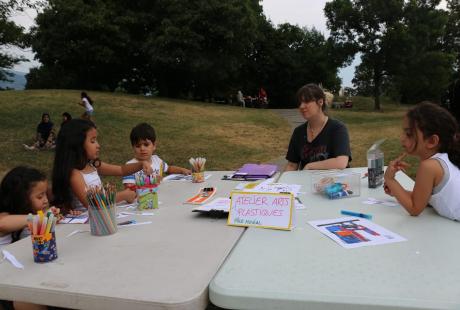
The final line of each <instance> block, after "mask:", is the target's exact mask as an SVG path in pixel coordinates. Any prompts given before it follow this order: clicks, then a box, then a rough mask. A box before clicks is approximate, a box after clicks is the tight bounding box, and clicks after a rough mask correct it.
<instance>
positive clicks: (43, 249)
mask: <svg viewBox="0 0 460 310" xmlns="http://www.w3.org/2000/svg"><path fill="white" fill-rule="evenodd" d="M31 237H32V249H33V254H34V262H36V263H47V262H51V261H53V260H55V259H56V258H57V257H58V256H57V248H56V234H55V233H54V232H52V233H48V234H45V235H32V236H31Z"/></svg>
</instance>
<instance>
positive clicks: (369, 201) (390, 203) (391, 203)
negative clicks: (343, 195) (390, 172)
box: [363, 197, 399, 207]
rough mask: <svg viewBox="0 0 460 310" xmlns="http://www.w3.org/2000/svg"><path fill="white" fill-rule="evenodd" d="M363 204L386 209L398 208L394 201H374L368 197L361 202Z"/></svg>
mask: <svg viewBox="0 0 460 310" xmlns="http://www.w3.org/2000/svg"><path fill="white" fill-rule="evenodd" d="M363 203H365V204H367V205H382V206H387V207H396V206H399V204H398V202H397V201H395V200H394V199H383V200H379V199H375V198H372V197H368V198H367V199H366V200H363Z"/></svg>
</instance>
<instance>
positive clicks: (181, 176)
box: [163, 173, 211, 182]
mask: <svg viewBox="0 0 460 310" xmlns="http://www.w3.org/2000/svg"><path fill="white" fill-rule="evenodd" d="M210 177H211V174H207V173H205V174H204V179H205V180H207V179H209V178H210ZM163 181H190V182H191V181H192V176H191V175H185V174H170V175H168V176H165V177H164V178H163Z"/></svg>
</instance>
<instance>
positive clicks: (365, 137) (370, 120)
mask: <svg viewBox="0 0 460 310" xmlns="http://www.w3.org/2000/svg"><path fill="white" fill-rule="evenodd" d="M373 108H374V102H373V99H371V98H364V97H355V98H353V108H352V109H338V110H332V109H331V110H330V113H329V114H330V115H331V116H333V117H335V118H337V119H340V120H341V121H343V122H344V123H345V124H346V125H347V127H348V130H349V134H350V140H351V142H350V143H351V152H352V156H353V161H352V166H353V167H362V166H367V158H366V152H367V149H368V148H369V147H370V146H371V145H372V144H373V142H375V141H377V140H378V139H381V138H386V139H387V140H386V141H385V142H384V143H383V144H382V146H381V149H382V150H383V153H384V156H385V165H386V164H388V162H389V161H390V160H393V159H394V158H396V157H397V156H399V155H400V154H401V153H402V148H401V145H400V142H399V136H400V133H401V126H402V119H403V117H404V114H405V112H406V111H407V109H408V108H409V106H400V105H396V104H394V103H392V102H389V101H386V100H383V104H382V112H375V111H374V110H373ZM406 161H408V162H409V163H410V164H411V168H410V169H409V170H408V171H407V172H408V174H409V175H410V176H411V177H414V176H415V171H416V167H417V166H418V161H417V159H415V158H413V157H408V158H406Z"/></svg>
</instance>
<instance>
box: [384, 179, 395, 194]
mask: <svg viewBox="0 0 460 310" xmlns="http://www.w3.org/2000/svg"><path fill="white" fill-rule="evenodd" d="M383 190H384V191H385V194H387V195H390V196H393V194H392V193H391V189H390V188H389V187H388V185H387V184H386V183H385V182H384V183H383Z"/></svg>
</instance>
